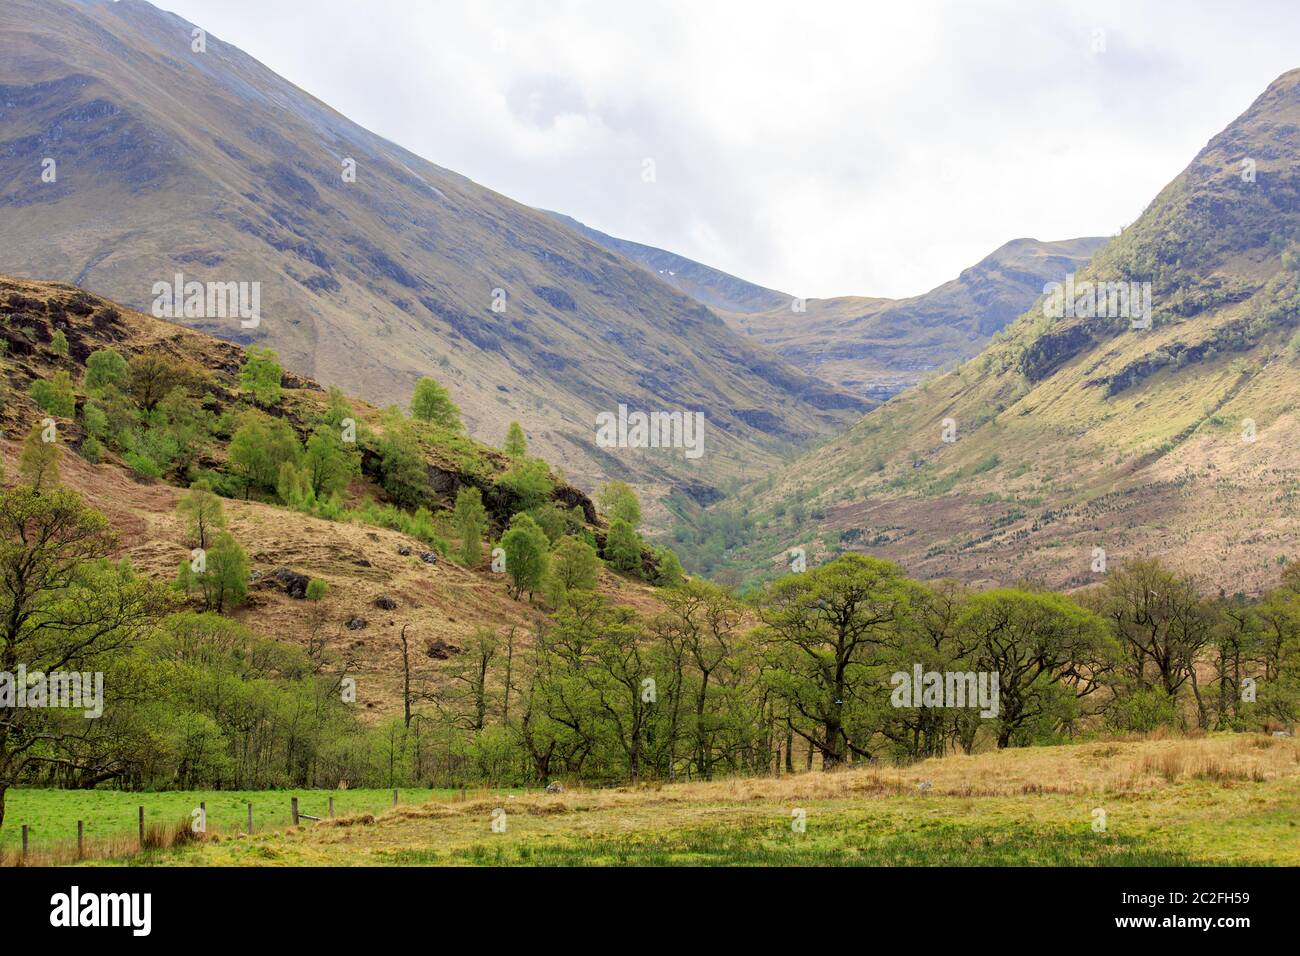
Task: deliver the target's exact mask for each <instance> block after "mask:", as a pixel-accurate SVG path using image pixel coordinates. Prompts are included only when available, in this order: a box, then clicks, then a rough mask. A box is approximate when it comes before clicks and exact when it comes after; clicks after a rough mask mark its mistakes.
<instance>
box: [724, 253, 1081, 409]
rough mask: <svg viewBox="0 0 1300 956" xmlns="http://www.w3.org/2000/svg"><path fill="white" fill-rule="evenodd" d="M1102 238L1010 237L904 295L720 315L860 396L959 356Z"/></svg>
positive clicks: (891, 387)
mask: <svg viewBox="0 0 1300 956" xmlns="http://www.w3.org/2000/svg"><path fill="white" fill-rule="evenodd" d="M1105 242H1106V240H1105V239H1091V238H1089V239H1067V240H1064V241H1061V242H1039V241H1038V240H1037V239H1015V240H1012V241H1011V242H1008V243H1006V244H1005V245H1003V246H1001V247H999V248H998V249H996V250H995V251H994V252H992V253H991V254H989V255H988V256H986V257H985V258H983V259H981V260H980V261H979V262H978V263H976V264H975V265H973V266H971V267H970V268H969V269H966V270H965V271H963V272H962V273H961V275H959V276H958V277H957V278H956V279H952V280H951V281H949V282H945V283H944V284H943V285H941V286H939V287H937V288H935V289H932V290H930V291H929V292H927V293H925V294H924V295H918V296H913V297H912V298H910V299H873V298H862V297H857V296H849V297H844V298H835V299H809V300H807V302H806V303H804V307H805V311H804V312H802V313H796V312H794V311H793V310H792V304H791V300H790V299H789V298H788V297H786V298H785V299H784V301H782V302H781V303H780V304H778V305H777V306H775V307H772V308H768V309H765V310H763V311H762V312H759V311H758V310H735V311H733V312H731V313H727V314H724V316H723V317H724V318H725V319H726V320H727V322H728V323H729V324H730V325H731V327H732V328H734V329H735V330H736V331H738V332H742V333H744V334H745V335H747V336H749V337H750V338H752V339H754V340H755V341H757V342H760V343H762V344H763V345H766V346H768V347H769V348H771V349H773V350H774V351H776V352H777V353H779V354H780V355H781V356H782V357H783V358H786V359H788V360H789V361H790V362H791V363H792V364H794V365H796V366H798V367H799V368H801V369H803V370H804V371H805V372H808V373H809V374H810V375H814V376H816V377H818V378H820V379H821V380H822V381H825V382H830V383H833V384H835V385H837V386H839V387H841V388H844V389H847V390H850V391H853V392H856V393H858V394H860V395H862V396H863V397H865V398H871V399H886V398H889V397H890V396H892V395H895V394H897V393H898V392H899V391H900V390H902V389H904V388H906V387H908V386H910V385H914V384H916V382H917V381H918V380H919V379H920V378H921V376H922V374H923V373H925V372H929V371H932V370H934V369H937V368H941V367H944V366H948V365H950V364H951V363H954V362H960V361H964V360H966V359H968V358H970V357H971V356H973V355H975V354H977V353H978V352H979V351H980V349H982V348H983V347H984V346H985V345H986V344H987V343H988V341H989V339H990V338H991V337H992V336H993V334H994V333H995V332H998V331H1000V330H1001V329H1002V328H1003V327H1005V326H1006V325H1007V324H1008V323H1009V322H1011V321H1012V320H1013V319H1014V318H1015V317H1016V316H1018V315H1020V314H1021V313H1022V312H1024V311H1025V309H1026V308H1028V307H1029V305H1030V304H1031V303H1032V302H1034V300H1036V299H1037V298H1038V297H1039V296H1040V295H1042V293H1043V286H1044V284H1045V283H1047V282H1050V281H1052V280H1054V279H1057V278H1058V277H1059V276H1061V275H1063V274H1065V273H1067V272H1072V271H1075V270H1076V269H1081V268H1082V267H1083V266H1084V265H1085V264H1086V263H1087V262H1088V260H1089V259H1090V258H1092V256H1093V254H1094V253H1095V252H1096V251H1097V250H1098V249H1099V248H1101V247H1102V246H1103V245H1104V244H1105Z"/></svg>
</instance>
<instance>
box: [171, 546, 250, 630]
mask: <svg viewBox="0 0 1300 956" xmlns="http://www.w3.org/2000/svg"><path fill="white" fill-rule="evenodd" d="M176 583H177V586H178V587H179V588H180V589H181V590H182V591H184V592H186V593H189V594H195V593H197V594H198V595H199V596H200V597H202V598H203V609H204V610H205V611H214V612H216V613H217V614H223V613H225V612H226V611H227V610H228V609H230V608H234V607H238V606H239V605H240V604H243V603H244V599H245V598H246V597H247V596H248V553H247V552H246V551H245V550H244V549H243V547H242V546H241V545H240V544H239V542H238V541H236V540H235V539H234V538H233V537H231V536H230V535H229V534H228V533H227V532H224V531H223V532H221V533H220V534H218V535H217V537H216V540H215V541H213V542H212V547H210V548H208V549H207V550H206V551H205V552H204V553H203V554H202V555H201V556H199V557H198V558H195V559H193V560H190V561H185V562H183V563H182V564H181V570H180V574H179V575H178V576H177V579H176Z"/></svg>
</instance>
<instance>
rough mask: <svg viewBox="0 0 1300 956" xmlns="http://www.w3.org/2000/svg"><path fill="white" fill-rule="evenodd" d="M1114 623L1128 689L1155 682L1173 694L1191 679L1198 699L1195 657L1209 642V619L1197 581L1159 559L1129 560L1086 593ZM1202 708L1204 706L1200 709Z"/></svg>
mask: <svg viewBox="0 0 1300 956" xmlns="http://www.w3.org/2000/svg"><path fill="white" fill-rule="evenodd" d="M1087 600H1088V603H1089V606H1090V607H1092V608H1093V609H1094V610H1096V611H1097V613H1099V614H1100V615H1101V616H1102V617H1104V618H1105V619H1106V622H1107V623H1108V624H1109V625H1110V629H1111V632H1112V633H1113V634H1114V635H1115V637H1116V638H1117V639H1118V640H1119V642H1120V646H1121V649H1122V651H1123V654H1122V656H1121V660H1120V664H1121V668H1122V671H1123V674H1124V676H1125V678H1126V680H1127V682H1128V684H1129V686H1130V687H1132V688H1135V689H1138V690H1146V689H1147V688H1149V687H1151V686H1152V684H1153V682H1154V683H1155V685H1156V686H1158V687H1159V688H1160V689H1161V690H1162V691H1163V692H1164V693H1165V694H1166V695H1168V696H1169V697H1171V698H1176V697H1177V696H1178V692H1179V690H1180V689H1181V688H1182V687H1183V686H1185V685H1187V684H1189V683H1190V685H1191V687H1192V690H1193V692H1194V693H1195V694H1196V696H1197V699H1198V703H1200V688H1199V686H1198V685H1197V675H1196V667H1195V664H1196V660H1197V658H1198V656H1199V655H1200V653H1201V651H1202V650H1203V649H1204V647H1205V646H1206V645H1207V644H1208V643H1209V641H1210V623H1211V622H1210V618H1209V616H1208V614H1207V609H1206V607H1205V605H1204V604H1203V602H1202V601H1201V598H1200V595H1199V594H1198V593H1197V591H1196V587H1195V583H1194V582H1193V581H1192V580H1190V579H1189V578H1183V577H1180V576H1178V575H1177V574H1175V573H1174V572H1172V571H1170V570H1168V569H1167V568H1165V567H1164V566H1163V565H1162V564H1161V563H1160V562H1159V561H1154V560H1148V561H1130V562H1127V563H1125V564H1124V565H1123V566H1122V567H1120V568H1117V569H1115V570H1113V571H1111V573H1110V574H1108V575H1107V576H1106V581H1105V583H1103V584H1101V585H1100V586H1099V587H1098V588H1096V589H1094V590H1093V591H1092V592H1090V593H1089V594H1088V596H1087ZM1202 711H1203V708H1202Z"/></svg>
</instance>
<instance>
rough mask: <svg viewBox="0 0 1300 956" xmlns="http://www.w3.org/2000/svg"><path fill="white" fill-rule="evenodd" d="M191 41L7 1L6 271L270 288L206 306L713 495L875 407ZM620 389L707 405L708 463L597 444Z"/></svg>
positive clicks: (120, 290)
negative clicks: (745, 468)
mask: <svg viewBox="0 0 1300 956" xmlns="http://www.w3.org/2000/svg"><path fill="white" fill-rule="evenodd" d="M191 31H192V25H191V24H189V23H186V22H185V21H183V20H181V19H180V18H178V17H176V16H174V15H171V14H168V13H164V12H162V11H160V10H158V9H157V8H155V7H153V6H151V5H150V4H148V3H144V2H142V0H122V2H118V3H108V2H100V0H79V2H72V0H9V2H6V3H5V4H4V5H3V6H0V103H3V127H0V273H5V274H12V275H22V276H28V277H38V278H54V279H61V280H64V281H69V282H72V283H74V284H77V285H80V286H82V287H84V288H88V289H90V290H91V291H94V292H96V293H99V294H103V295H106V296H108V297H110V298H112V299H114V300H115V301H119V302H122V303H125V304H126V305H128V306H131V307H134V308H140V309H148V308H149V307H150V304H151V303H152V302H153V299H154V293H153V291H152V289H153V285H154V283H156V282H160V281H171V279H172V277H173V275H174V274H175V273H177V272H182V273H184V274H185V276H186V277H187V279H190V280H198V281H203V282H207V281H231V280H242V281H249V282H252V281H258V282H261V283H262V322H261V325H260V327H259V328H257V329H243V328H241V327H240V324H239V322H238V320H235V319H221V318H217V319H210V318H191V319H186V320H184V321H186V322H187V323H188V324H190V325H192V326H194V327H197V328H200V329H202V330H203V331H206V332H210V333H212V334H214V335H216V336H219V337H221V338H225V339H230V340H234V341H238V342H241V343H244V344H250V343H256V344H264V345H269V346H272V347H274V348H275V349H277V350H278V351H279V353H280V354H281V356H282V358H283V359H284V361H285V363H286V366H287V367H289V368H292V369H294V370H296V371H298V372H300V373H302V374H307V375H314V376H316V377H318V378H321V379H323V380H327V381H331V382H336V383H338V384H340V385H341V386H343V387H345V388H346V389H347V390H348V391H349V392H352V393H354V394H361V395H365V396H366V397H367V398H369V399H371V400H372V401H374V402H376V403H387V402H390V401H396V402H402V403H404V402H405V401H406V400H407V399H408V398H409V396H410V394H411V389H412V386H413V385H414V383H415V381H416V379H417V378H418V377H419V376H420V375H421V374H427V373H433V374H435V375H436V376H437V377H438V378H440V379H442V380H444V381H445V382H446V384H447V385H448V387H449V388H450V389H451V391H452V394H453V396H454V398H455V400H456V401H457V402H458V403H459V404H460V405H461V406H462V407H463V409H464V411H465V417H466V421H467V423H468V424H469V427H470V430H471V432H472V433H473V434H474V435H476V436H479V437H480V438H483V439H485V440H489V441H493V442H497V441H500V440H501V436H503V435H504V434H505V430H506V427H507V425H508V423H509V422H510V421H511V420H512V419H518V420H520V421H521V422H522V423H523V425H524V427H525V429H526V430H527V432H528V433H529V435H530V436H531V438H532V440H533V442H534V444H535V446H536V448H537V450H538V451H539V452H540V453H541V454H543V455H544V456H545V457H547V458H548V460H551V461H554V462H555V463H557V464H559V465H563V466H564V467H565V468H566V469H567V470H568V472H569V473H570V474H571V475H572V476H573V478H574V480H575V481H576V482H578V483H579V484H581V485H583V486H584V487H587V488H591V487H593V486H594V485H595V484H596V483H597V482H598V481H599V480H602V479H604V478H606V477H609V476H611V475H617V476H626V477H629V478H631V479H633V480H637V481H639V482H640V483H641V485H642V486H643V488H647V489H649V490H650V491H652V492H653V491H655V490H662V489H663V488H666V487H669V486H672V485H674V484H677V483H679V482H681V483H684V484H686V485H687V486H697V485H702V486H706V487H707V486H708V485H710V484H712V483H713V482H715V481H717V480H719V479H720V478H721V477H725V476H727V475H730V474H735V473H736V472H737V471H738V469H739V467H740V464H741V463H742V462H744V463H751V462H753V463H759V464H768V465H770V464H772V463H774V462H776V461H777V460H778V457H779V456H780V455H782V454H784V453H785V452H786V451H788V449H789V448H790V447H791V446H792V445H793V444H797V443H801V442H805V441H807V440H809V439H813V438H816V437H817V436H822V435H826V434H829V433H830V432H831V431H832V430H833V429H834V428H835V427H838V426H840V425H842V424H844V423H846V422H847V421H851V420H852V419H853V418H854V417H856V414H860V413H861V412H862V411H863V410H865V408H866V407H868V405H867V403H864V402H863V401H862V400H861V399H858V398H855V397H853V396H850V395H848V394H846V393H842V392H839V391H837V390H835V389H833V388H830V387H827V386H824V385H822V384H821V383H819V382H816V381H814V380H812V379H810V378H808V377H807V376H806V375H804V374H803V373H801V372H799V371H797V370H795V369H794V368H793V367H791V366H789V365H788V364H786V363H785V362H784V361H782V360H780V359H779V358H777V357H776V356H775V355H774V354H773V353H771V352H769V351H768V350H766V349H764V348H761V347H759V346H756V345H754V344H753V343H751V342H748V341H746V340H745V339H744V338H742V337H740V336H738V335H736V334H735V333H734V332H732V331H731V330H730V329H729V328H728V327H727V326H726V325H725V324H724V323H723V322H722V321H721V320H720V319H718V318H717V317H716V316H715V315H714V314H713V313H712V312H710V311H709V310H708V309H706V308H704V307H702V306H701V305H700V304H699V303H697V302H695V301H694V300H692V299H690V298H688V297H687V296H685V295H682V294H680V293H677V292H675V291H673V290H672V289H670V288H666V287H665V286H664V284H663V283H661V282H659V281H657V280H656V279H655V278H654V277H653V276H651V275H649V274H647V273H646V271H645V270H644V269H642V268H640V267H639V266H638V265H636V264H635V263H633V262H630V261H629V260H627V259H625V258H623V257H621V256H618V255H615V254H613V253H611V252H609V251H607V250H605V249H603V248H601V247H600V246H598V245H596V244H595V243H593V242H591V241H589V240H587V239H586V238H584V237H583V236H581V235H580V234H579V233H577V232H575V231H574V230H573V229H570V228H568V227H566V226H563V225H561V224H560V223H558V222H557V221H556V220H555V219H553V218H552V217H550V216H548V215H546V214H544V213H540V212H538V211H536V210H533V209H531V208H528V207H526V206H523V205H521V204H519V203H516V202H513V201H512V200H510V199H508V198H506V197H504V196H501V195H499V194H497V193H494V192H492V191H491V190H488V189H485V188H483V187H481V186H478V185H477V184H475V183H473V182H471V181H470V180H468V179H466V178H465V177H463V176H460V175H458V174H456V173H454V172H451V171H449V170H446V169H443V168H440V167H438V166H436V165H434V164H432V163H430V162H427V161H426V160H424V159H421V158H420V157H418V156H415V155H413V154H412V153H410V152H408V151H406V150H403V149H402V148H400V147H399V146H397V145H395V144H393V143H390V142H388V141H386V140H383V139H381V138H380V137H378V136H375V135H374V134H372V133H370V132H368V131H366V130H364V129H362V128H361V127H359V126H357V125H356V124H355V123H352V122H350V121H349V120H347V119H346V118H345V117H343V116H341V115H339V114H338V113H336V112H335V111H333V110H331V109H330V108H329V107H328V106H326V105H325V104H323V103H321V102H320V101H318V100H316V99H314V98H313V97H311V96H310V95H308V94H307V93H305V92H304V91H302V90H299V89H297V88H296V87H294V86H293V85H291V84H290V83H288V82H287V81H285V80H284V79H282V78H281V77H279V76H276V75H275V74H274V73H272V72H271V71H270V70H268V69H266V68H265V67H264V66H262V65H261V64H260V63H258V62H256V61H255V60H253V59H252V58H250V57H248V56H247V55H245V54H244V53H242V52H240V51H239V50H238V49H236V48H234V47H232V46H230V45H228V44H226V43H223V42H222V41H221V40H219V39H218V38H216V37H213V36H208V37H207V46H206V52H202V53H196V52H194V51H193V50H192V46H191V43H192V40H191ZM45 158H50V159H53V160H55V161H56V163H57V165H56V167H55V171H56V173H57V180H56V181H53V182H45V181H42V178H41V173H42V169H43V167H42V162H43V160H44V159H45ZM348 159H351V160H354V161H355V163H356V177H355V182H347V181H345V180H344V175H343V174H344V161H345V160H348ZM496 289H500V290H503V292H504V294H505V299H504V300H503V301H504V303H505V311H503V312H502V311H493V308H492V306H493V301H494V300H493V290H496ZM499 301H500V300H499ZM620 402H627V403H628V404H630V405H631V406H633V407H634V408H643V409H647V410H661V409H662V410H674V409H692V410H701V411H704V412H705V414H706V415H707V418H708V423H709V430H708V440H707V441H708V444H707V445H706V447H707V449H708V450H707V453H706V455H705V456H704V458H702V459H700V460H699V461H698V462H687V461H685V460H684V458H683V456H682V454H681V452H680V451H668V450H665V451H662V452H658V451H656V452H650V451H630V452H617V453H610V452H607V451H605V450H603V449H598V448H596V447H595V441H594V430H595V429H594V421H595V414H596V413H597V412H598V411H604V410H613V409H615V408H616V406H617V405H618V403H620Z"/></svg>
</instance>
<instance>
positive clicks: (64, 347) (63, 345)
mask: <svg viewBox="0 0 1300 956" xmlns="http://www.w3.org/2000/svg"><path fill="white" fill-rule="evenodd" d="M50 351H51V352H53V353H54V354H55V355H57V356H58V357H59V358H67V357H68V337H67V335H65V334H64V332H63V330H62V329H60V330H58V331H56V332H55V333H54V335H52V336H51V337H50Z"/></svg>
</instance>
